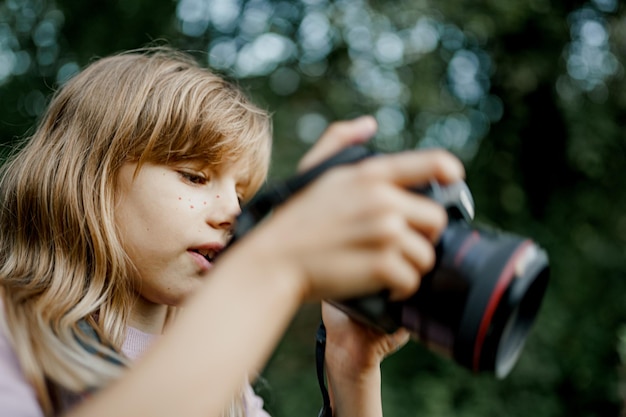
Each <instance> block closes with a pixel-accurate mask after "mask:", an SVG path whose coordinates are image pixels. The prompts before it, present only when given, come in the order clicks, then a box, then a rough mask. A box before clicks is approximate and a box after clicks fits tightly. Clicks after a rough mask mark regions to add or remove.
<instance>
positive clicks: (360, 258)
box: [248, 150, 464, 301]
mask: <svg viewBox="0 0 626 417" xmlns="http://www.w3.org/2000/svg"><path fill="white" fill-rule="evenodd" d="M463 175H464V170H463V167H462V165H461V163H460V162H459V161H458V160H457V159H456V158H455V157H454V156H452V155H451V154H449V153H447V152H445V151H443V150H427V151H412V152H402V153H397V154H389V155H381V156H378V157H376V158H369V159H366V160H364V161H361V162H359V163H357V164H353V165H349V166H340V167H336V168H333V169H330V170H329V171H327V172H326V173H324V174H323V175H322V176H320V178H318V179H317V180H316V181H314V182H313V183H311V184H310V185H309V186H308V187H306V188H305V189H303V190H301V191H300V192H299V193H298V194H296V195H294V196H293V197H292V198H290V199H289V200H288V201H287V202H286V203H285V204H283V205H282V206H280V207H279V208H278V209H277V210H276V211H275V213H274V215H272V217H271V218H270V219H268V221H266V222H264V223H263V224H261V225H260V226H258V227H257V230H255V231H253V233H251V235H250V236H249V238H252V239H248V240H249V242H248V243H252V242H250V240H252V241H256V242H258V244H257V245H255V246H256V248H255V251H254V252H255V255H254V256H255V257H261V258H262V259H261V258H258V261H259V262H268V261H271V262H277V263H283V265H284V266H288V268H289V269H290V271H291V272H293V273H295V275H296V277H297V279H299V280H300V289H301V297H302V301H305V300H318V299H325V298H344V297H353V296H359V295H364V294H368V293H374V292H377V291H379V290H381V289H389V290H390V292H391V298H392V299H402V298H405V297H408V296H409V295H411V294H412V293H414V292H415V291H416V290H417V287H418V285H419V281H420V278H421V276H423V275H424V274H425V273H427V272H428V271H429V270H430V269H431V268H432V267H433V265H434V261H435V253H434V243H435V242H436V241H437V240H438V238H439V236H440V234H441V232H442V230H443V228H444V227H445V225H446V223H447V216H446V213H445V211H444V209H443V207H441V206H440V205H439V204H437V203H435V202H434V201H432V200H431V199H429V198H427V197H424V196H422V195H419V194H416V193H414V192H411V191H409V190H408V189H407V187H411V186H419V185H424V184H427V183H428V182H429V181H431V180H436V181H439V182H441V183H449V182H452V181H456V180H459V179H461V178H462V177H463ZM253 235H256V237H253ZM267 242H273V243H272V244H271V245H268V244H267Z"/></svg>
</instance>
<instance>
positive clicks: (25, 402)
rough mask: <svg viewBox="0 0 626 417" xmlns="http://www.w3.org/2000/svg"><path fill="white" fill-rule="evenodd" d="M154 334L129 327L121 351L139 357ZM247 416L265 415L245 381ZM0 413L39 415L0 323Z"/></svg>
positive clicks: (8, 416) (25, 416)
mask: <svg viewBox="0 0 626 417" xmlns="http://www.w3.org/2000/svg"><path fill="white" fill-rule="evenodd" d="M156 337H158V336H157V335H153V334H148V333H144V332H142V331H140V330H137V329H135V328H132V327H129V328H128V330H127V334H126V339H125V340H124V345H123V346H122V352H123V353H124V354H125V355H127V356H128V357H129V358H130V359H132V360H135V359H137V358H139V357H140V356H141V355H142V354H143V353H144V352H145V351H146V350H147V349H148V348H149V347H150V346H151V345H152V342H154V340H155V339H156ZM244 403H245V406H246V416H247V417H269V414H267V413H266V412H265V410H263V400H262V399H261V398H260V397H259V396H257V395H256V394H255V393H254V391H253V390H252V387H251V386H250V385H249V384H248V385H247V386H246V388H245V390H244ZM0 416H2V417H43V413H42V411H41V409H40V408H39V403H38V402H37V397H36V396H35V391H34V390H33V388H32V387H31V385H30V384H29V383H28V382H26V380H25V379H24V374H23V373H22V370H21V368H20V366H19V364H18V361H17V357H16V355H15V351H14V350H13V348H12V346H11V344H10V342H9V340H8V339H7V335H6V331H5V329H4V328H3V326H0Z"/></svg>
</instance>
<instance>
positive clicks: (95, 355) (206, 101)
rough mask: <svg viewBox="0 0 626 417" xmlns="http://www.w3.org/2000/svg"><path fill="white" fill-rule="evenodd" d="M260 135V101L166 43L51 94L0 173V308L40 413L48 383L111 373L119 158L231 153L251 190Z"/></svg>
mask: <svg viewBox="0 0 626 417" xmlns="http://www.w3.org/2000/svg"><path fill="white" fill-rule="evenodd" d="M271 136H272V127H271V120H270V116H269V114H268V113H267V112H266V111H264V110H262V109H260V108H259V107H257V106H255V105H253V104H252V103H251V102H250V100H249V99H248V98H247V97H246V96H245V94H244V93H243V92H242V91H241V90H240V89H239V88H238V87H236V86H235V85H233V84H232V83H230V82H228V81H226V80H225V79H224V78H223V77H220V76H218V75H216V74H214V73H212V72H211V71H209V70H208V69H206V68H203V67H202V66H201V65H199V64H198V63H197V62H196V61H195V60H194V59H192V58H191V57H190V56H188V55H187V54H184V53H181V52H176V51H174V50H172V49H170V48H164V47H158V48H147V49H143V50H141V51H131V52H126V53H121V54H118V55H115V56H111V57H107V58H102V59H99V60H96V61H94V62H93V63H91V64H90V65H89V66H87V67H86V68H85V69H84V70H83V71H82V72H81V73H79V74H78V75H76V76H74V77H73V78H72V79H71V80H70V81H69V82H67V83H66V84H65V85H64V86H63V87H62V88H61V89H59V90H58V91H57V92H56V93H55V94H54V96H53V98H52V100H51V103H50V105H49V107H48V110H47V112H46V113H45V114H44V116H43V118H42V120H41V122H40V123H39V125H38V127H37V130H36V131H35V132H34V134H33V135H32V136H31V137H30V138H28V140H27V141H26V142H25V143H24V144H22V146H20V147H19V149H18V150H17V151H16V152H14V154H13V155H12V156H11V157H10V158H9V159H8V160H7V161H6V162H5V164H4V165H3V167H2V175H1V178H0V198H1V204H0V290H1V291H2V294H0V295H2V299H3V301H4V313H5V314H4V317H3V315H2V311H0V318H2V317H3V322H4V323H3V324H4V325H5V326H6V327H7V329H8V332H7V333H8V335H9V338H10V340H11V342H12V344H13V346H14V348H15V351H16V353H17V355H18V359H19V363H20V365H21V367H22V370H23V372H24V374H25V376H26V378H27V380H28V381H29V382H30V383H31V384H32V386H33V387H34V390H35V392H36V394H37V398H38V401H39V403H40V405H41V408H42V409H43V411H44V413H45V414H46V415H48V416H50V415H54V414H55V413H56V412H58V411H59V401H58V397H59V391H62V392H69V393H84V392H86V391H90V390H93V389H97V388H100V387H102V386H104V385H106V384H107V383H109V382H110V381H112V380H113V379H115V378H118V377H119V375H120V374H121V373H122V372H123V370H124V367H122V366H120V365H119V364H116V363H115V362H116V360H117V361H120V362H122V363H125V362H126V360H125V358H123V357H122V356H123V355H122V354H121V353H120V347H121V345H122V343H123V339H124V337H125V331H126V326H127V321H128V318H129V315H130V312H131V311H132V308H133V304H134V301H135V299H136V292H135V289H134V288H133V284H132V283H133V274H135V273H136V272H135V271H134V269H133V265H132V263H131V261H130V260H129V258H128V256H127V255H126V253H124V251H123V250H122V245H121V242H120V235H119V233H118V230H116V227H115V222H114V203H115V195H114V194H115V193H114V190H115V186H116V179H117V176H118V171H119V169H120V167H121V166H122V165H123V164H124V163H125V162H129V161H133V162H139V163H140V164H141V163H144V162H152V163H168V162H171V161H177V160H184V159H195V160H197V159H202V160H204V161H206V162H207V163H209V164H221V163H223V162H225V161H229V160H233V159H238V160H242V158H243V160H244V161H246V162H247V166H248V167H249V173H250V176H251V178H250V180H251V181H250V184H251V185H250V187H249V191H250V193H253V192H255V191H256V190H258V188H259V187H260V186H261V185H262V183H263V181H264V180H265V178H266V175H267V171H268V166H269V160H270V152H271ZM81 323H83V324H84V323H87V324H88V325H89V326H88V327H90V328H91V329H93V330H94V331H95V333H96V335H97V337H93V335H91V336H90V335H89V334H86V332H84V331H83V329H84V326H79V324H81ZM112 358H113V359H114V360H111V359H112ZM238 404H239V405H238ZM242 406H243V405H242V404H241V400H235V401H234V403H233V406H231V407H230V408H231V410H230V411H226V412H225V414H226V415H237V414H241V413H242V411H241V409H242Z"/></svg>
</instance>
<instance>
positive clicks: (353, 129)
mask: <svg viewBox="0 0 626 417" xmlns="http://www.w3.org/2000/svg"><path fill="white" fill-rule="evenodd" d="M376 129H377V124H376V119H374V118H373V117H372V116H361V117H358V118H356V119H353V120H346V121H340V122H335V123H333V124H331V125H330V126H329V127H328V129H327V130H326V131H325V132H324V134H323V135H322V136H321V137H320V139H319V140H318V141H317V143H316V144H315V145H314V146H313V148H311V150H309V151H308V152H307V154H306V155H305V156H304V157H303V158H302V160H301V161H300V163H299V164H298V171H304V170H307V169H309V168H312V167H313V166H315V165H317V164H319V163H320V162H322V161H324V160H325V159H328V158H329V157H331V156H332V155H334V154H336V153H337V152H339V151H340V150H341V149H343V148H345V147H347V146H350V145H355V144H358V143H363V142H365V141H367V140H368V139H369V138H371V137H372V136H374V134H375V133H376Z"/></svg>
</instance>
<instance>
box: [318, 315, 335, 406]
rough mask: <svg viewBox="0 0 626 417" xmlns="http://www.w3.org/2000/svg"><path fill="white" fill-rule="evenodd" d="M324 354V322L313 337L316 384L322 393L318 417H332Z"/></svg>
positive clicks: (321, 322)
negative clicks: (321, 403)
mask: <svg viewBox="0 0 626 417" xmlns="http://www.w3.org/2000/svg"><path fill="white" fill-rule="evenodd" d="M325 353H326V326H324V322H323V321H320V325H319V327H318V328H317V335H316V337H315V365H316V368H317V382H318V383H319V386H320V391H321V392H322V401H323V402H324V404H323V405H322V409H321V410H320V412H319V414H318V417H333V410H332V408H331V406H330V397H329V396H328V389H327V388H326V377H325V375H324V355H325Z"/></svg>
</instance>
